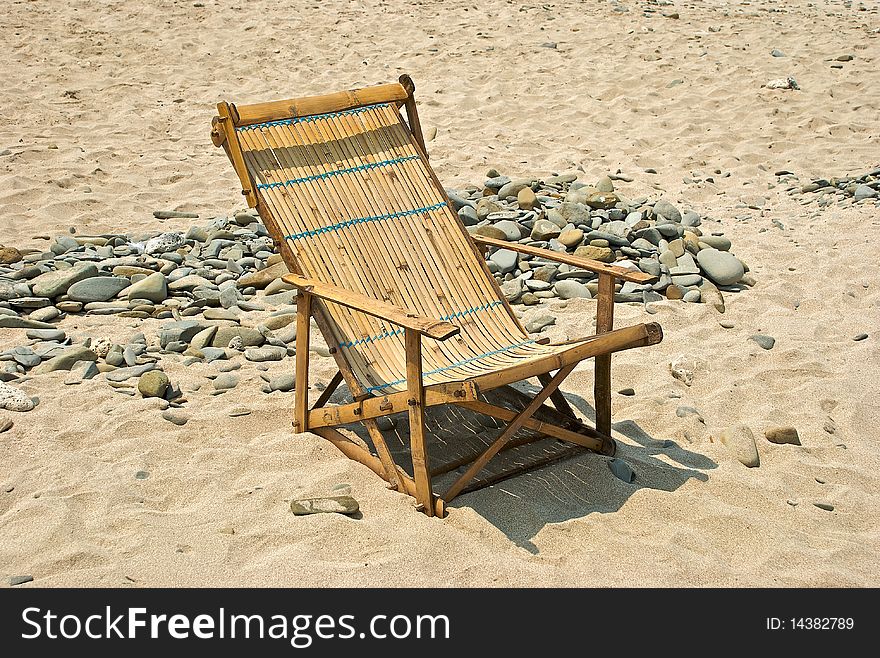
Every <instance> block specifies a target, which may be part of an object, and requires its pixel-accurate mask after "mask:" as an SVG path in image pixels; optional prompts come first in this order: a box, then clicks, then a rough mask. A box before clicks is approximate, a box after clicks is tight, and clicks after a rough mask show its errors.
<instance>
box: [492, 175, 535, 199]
mask: <svg viewBox="0 0 880 658" xmlns="http://www.w3.org/2000/svg"><path fill="white" fill-rule="evenodd" d="M531 184H532V181H530V180H526V179H522V178H520V179H516V180H512V181H510V182H509V183H505V184H504V185H502V186H501V188H500V189H499V190H498V198H499V199H506V198H508V197H515V196H516V195H517V194H519V191H520V190H521V189H523V188H524V187H529V186H530V185H531Z"/></svg>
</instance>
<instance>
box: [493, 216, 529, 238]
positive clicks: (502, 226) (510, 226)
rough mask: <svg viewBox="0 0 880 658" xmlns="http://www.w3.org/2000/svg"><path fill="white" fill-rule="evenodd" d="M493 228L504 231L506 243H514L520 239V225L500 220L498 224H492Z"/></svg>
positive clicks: (507, 220)
mask: <svg viewBox="0 0 880 658" xmlns="http://www.w3.org/2000/svg"><path fill="white" fill-rule="evenodd" d="M493 226H494V227H495V228H497V229H498V230H500V231H504V235H505V239H506V240H507V241H508V242H516V241H517V240H519V239H520V238H521V237H522V231H521V230H520V225H519V224H517V223H516V222H514V221H511V220H509V219H502V220H501V221H500V222H496V223H495V224H493Z"/></svg>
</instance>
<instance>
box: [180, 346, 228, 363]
mask: <svg viewBox="0 0 880 658" xmlns="http://www.w3.org/2000/svg"><path fill="white" fill-rule="evenodd" d="M190 347H192V346H190ZM199 351H200V352H201V353H202V356H203V357H204V359H205V362H206V363H212V362H214V361H218V360H223V359H228V358H229V356H228V355H227V354H226V348H225V347H202V348H199Z"/></svg>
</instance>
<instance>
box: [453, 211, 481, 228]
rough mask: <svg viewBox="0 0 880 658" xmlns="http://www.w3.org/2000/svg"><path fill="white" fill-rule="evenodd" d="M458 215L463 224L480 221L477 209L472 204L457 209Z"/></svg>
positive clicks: (473, 223)
mask: <svg viewBox="0 0 880 658" xmlns="http://www.w3.org/2000/svg"><path fill="white" fill-rule="evenodd" d="M458 216H459V218H460V219H461V221H462V223H463V224H464V225H465V226H474V225H475V224H477V222H479V221H480V219H479V217H477V211H476V209H475V208H473V207H472V206H464V207H462V208H460V209H459V211H458Z"/></svg>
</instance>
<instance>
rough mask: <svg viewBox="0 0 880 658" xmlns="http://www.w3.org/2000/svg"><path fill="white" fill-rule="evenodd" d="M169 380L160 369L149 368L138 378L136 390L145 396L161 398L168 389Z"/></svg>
mask: <svg viewBox="0 0 880 658" xmlns="http://www.w3.org/2000/svg"><path fill="white" fill-rule="evenodd" d="M170 384H171V380H170V379H168V375H166V374H165V373H164V372H162V371H161V370H150V371H149V372H145V373H144V374H143V375H141V376H140V379H138V385H137V389H138V392H139V393H140V394H141V395H142V396H144V397H145V398H161V397H163V396H164V395H165V391H166V390H168V386H169V385H170Z"/></svg>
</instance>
